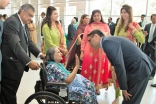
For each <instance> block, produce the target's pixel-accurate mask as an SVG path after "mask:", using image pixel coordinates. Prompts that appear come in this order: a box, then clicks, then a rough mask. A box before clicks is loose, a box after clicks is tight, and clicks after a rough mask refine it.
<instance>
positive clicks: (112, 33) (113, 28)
mask: <svg viewBox="0 0 156 104" xmlns="http://www.w3.org/2000/svg"><path fill="white" fill-rule="evenodd" d="M108 26H109V29H110V33H111V35H114V32H115V23H114V22H112V17H109V18H108Z"/></svg>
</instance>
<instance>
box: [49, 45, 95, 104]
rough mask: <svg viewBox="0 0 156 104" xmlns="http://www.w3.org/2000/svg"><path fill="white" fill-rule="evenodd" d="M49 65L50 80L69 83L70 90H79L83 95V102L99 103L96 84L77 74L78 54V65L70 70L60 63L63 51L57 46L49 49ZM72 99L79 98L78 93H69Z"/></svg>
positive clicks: (87, 103)
mask: <svg viewBox="0 0 156 104" xmlns="http://www.w3.org/2000/svg"><path fill="white" fill-rule="evenodd" d="M46 60H47V61H48V65H47V66H46V73H47V79H48V81H49V82H65V83H67V84H68V88H69V92H77V93H80V94H81V95H82V104H98V102H97V98H96V93H95V89H94V85H93V83H92V82H90V81H89V80H88V79H86V78H84V77H83V76H82V75H80V74H76V73H77V71H78V68H79V65H80V62H79V59H78V56H77V55H76V66H75V68H74V69H73V71H72V72H69V71H68V70H66V69H65V67H64V66H63V65H62V64H61V63H60V61H61V60H62V53H61V52H60V50H59V49H58V48H57V47H53V48H50V49H48V51H47V54H46ZM69 99H70V100H78V99H79V95H78V94H69Z"/></svg>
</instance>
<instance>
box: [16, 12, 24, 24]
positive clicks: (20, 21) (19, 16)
mask: <svg viewBox="0 0 156 104" xmlns="http://www.w3.org/2000/svg"><path fill="white" fill-rule="evenodd" d="M17 15H18V18H19V19H20V22H21V24H22V26H25V24H24V23H23V22H22V20H21V18H20V16H19V14H18V13H17Z"/></svg>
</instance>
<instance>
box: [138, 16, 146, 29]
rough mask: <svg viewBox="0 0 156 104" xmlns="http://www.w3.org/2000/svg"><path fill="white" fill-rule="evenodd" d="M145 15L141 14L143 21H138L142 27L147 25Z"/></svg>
mask: <svg viewBox="0 0 156 104" xmlns="http://www.w3.org/2000/svg"><path fill="white" fill-rule="evenodd" d="M145 17H146V15H145V14H142V15H141V21H140V22H139V23H138V24H139V25H140V27H142V28H144V26H145V20H144V19H145Z"/></svg>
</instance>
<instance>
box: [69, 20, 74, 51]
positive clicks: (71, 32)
mask: <svg viewBox="0 0 156 104" xmlns="http://www.w3.org/2000/svg"><path fill="white" fill-rule="evenodd" d="M75 24H76V20H75V19H72V21H71V24H69V26H68V36H67V40H68V46H67V49H68V50H69V48H70V45H71V42H72V40H73V38H74V35H75V32H76V29H75V28H74V26H75Z"/></svg>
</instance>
